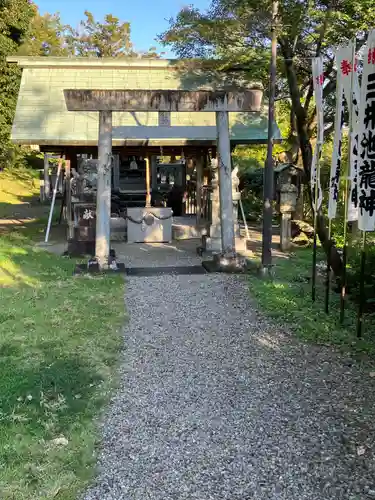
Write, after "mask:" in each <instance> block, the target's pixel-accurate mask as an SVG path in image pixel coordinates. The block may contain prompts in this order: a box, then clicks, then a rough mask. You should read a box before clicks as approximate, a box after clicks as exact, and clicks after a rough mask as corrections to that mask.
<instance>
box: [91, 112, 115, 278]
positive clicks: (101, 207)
mask: <svg viewBox="0 0 375 500" xmlns="http://www.w3.org/2000/svg"><path fill="white" fill-rule="evenodd" d="M111 157H112V111H100V112H99V146H98V160H99V161H98V181H97V198H96V242H95V254H96V258H97V259H98V263H99V267H100V269H107V268H108V259H109V250H110V237H111V228H110V223H111Z"/></svg>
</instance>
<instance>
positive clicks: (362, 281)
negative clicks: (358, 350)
mask: <svg viewBox="0 0 375 500" xmlns="http://www.w3.org/2000/svg"><path fill="white" fill-rule="evenodd" d="M365 267H366V231H363V233H362V252H361V274H360V278H359V306H358V318H357V338H361V337H362V330H363V311H364V309H365V304H366V294H365Z"/></svg>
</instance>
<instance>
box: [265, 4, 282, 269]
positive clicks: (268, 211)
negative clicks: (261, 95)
mask: <svg viewBox="0 0 375 500" xmlns="http://www.w3.org/2000/svg"><path fill="white" fill-rule="evenodd" d="M277 13H278V0H273V1H272V21H271V22H272V25H271V33H272V35H271V63H270V83H269V104H268V140H267V160H266V164H265V167H264V171H263V227H262V267H261V271H262V273H263V274H266V273H267V272H269V271H270V268H271V266H272V216H273V211H272V199H273V176H274V171H273V157H272V155H273V126H274V120H275V92H276V62H277V58H276V57H277V33H276V23H277Z"/></svg>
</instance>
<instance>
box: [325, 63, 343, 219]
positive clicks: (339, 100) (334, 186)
mask: <svg viewBox="0 0 375 500" xmlns="http://www.w3.org/2000/svg"><path fill="white" fill-rule="evenodd" d="M344 104H345V103H344V82H343V79H342V78H341V77H340V74H339V72H338V73H337V82H336V115H335V133H334V139H333V151H332V163H331V174H330V178H329V199H328V218H329V219H334V218H335V217H336V212H337V201H338V198H339V192H340V176H341V164H342V127H343V125H344Z"/></svg>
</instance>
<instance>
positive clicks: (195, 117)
mask: <svg viewBox="0 0 375 500" xmlns="http://www.w3.org/2000/svg"><path fill="white" fill-rule="evenodd" d="M7 61H8V62H9V63H16V64H18V65H19V66H20V67H21V68H22V79H21V85H20V90H19V95H18V101H17V108H16V113H15V118H14V122H13V128H12V136H11V138H12V141H13V142H14V143H17V144H38V145H50V146H79V145H82V146H91V145H96V144H97V141H98V113H96V112H87V111H86V112H81V111H68V110H67V107H66V103H65V99H64V90H65V89H92V88H95V89H98V90H100V89H103V90H112V89H124V90H217V89H220V88H223V87H231V88H233V87H235V86H236V85H240V86H241V87H244V86H249V88H261V86H260V85H259V84H258V83H252V82H244V81H243V80H242V81H239V78H238V76H237V75H228V74H219V73H217V72H215V71H211V70H210V69H209V68H204V69H202V66H200V65H199V64H198V63H195V62H194V61H192V62H190V64H187V63H186V64H182V63H181V61H175V60H166V59H141V58H131V59H129V58H124V59H120V58H119V59H114V58H103V59H97V58H56V57H9V58H8V59H7ZM267 111H268V110H267V106H264V105H263V106H262V109H261V111H260V112H251V113H248V112H237V113H229V121H230V134H231V141H232V142H233V143H236V144H251V143H264V142H266V140H267V128H268V120H267ZM169 119H170V125H169V126H159V114H158V113H157V112H114V113H113V144H114V145H116V146H121V145H125V144H148V145H158V146H159V145H166V146H167V145H184V144H193V143H195V144H207V143H214V142H215V141H216V125H215V113H214V112H212V113H211V112H206V113H201V112H171V113H170V117H169ZM274 138H275V139H276V140H280V139H281V136H280V131H279V129H278V127H277V125H276V124H275V125H274Z"/></svg>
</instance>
